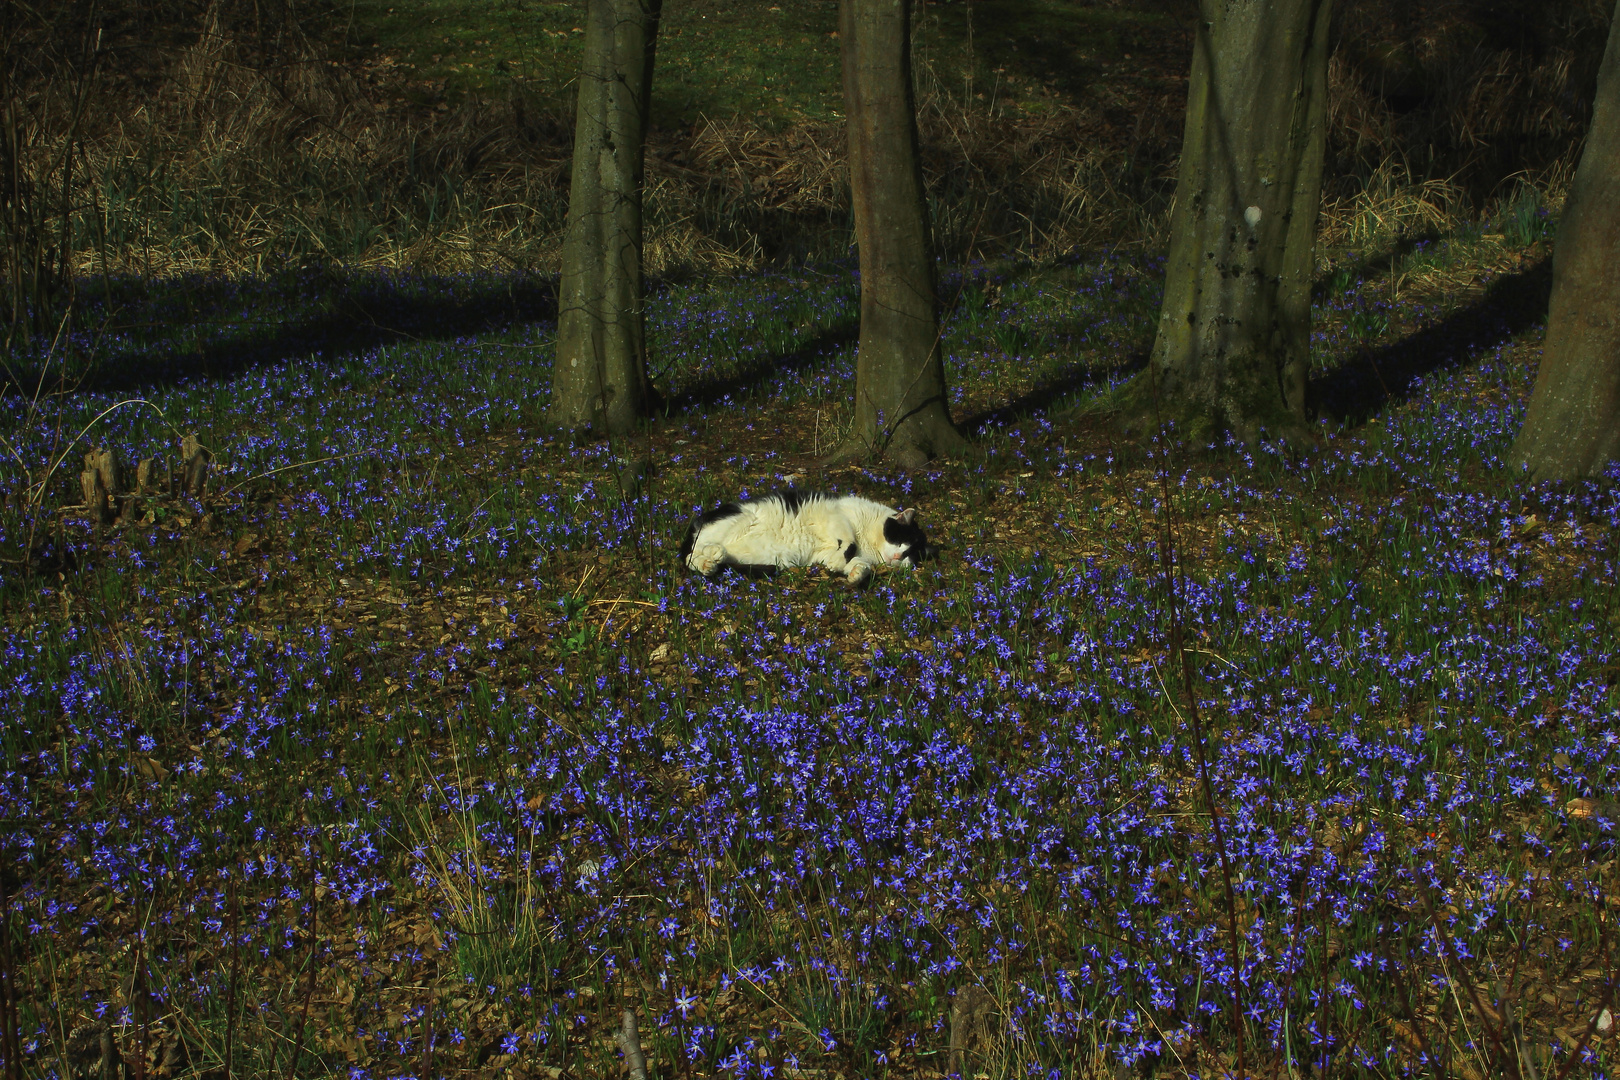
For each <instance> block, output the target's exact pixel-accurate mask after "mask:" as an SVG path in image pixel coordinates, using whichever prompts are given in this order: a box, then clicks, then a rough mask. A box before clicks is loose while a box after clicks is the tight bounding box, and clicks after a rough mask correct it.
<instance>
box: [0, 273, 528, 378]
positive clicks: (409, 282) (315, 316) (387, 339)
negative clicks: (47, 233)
mask: <svg viewBox="0 0 1620 1080" xmlns="http://www.w3.org/2000/svg"><path fill="white" fill-rule="evenodd" d="M84 293H85V295H84V297H83V300H82V301H81V302H82V304H83V307H82V314H81V315H80V323H79V324H80V326H81V327H83V328H84V329H82V330H81V331H80V332H78V333H77V334H76V335H75V345H76V347H77V348H78V350H79V351H80V352H81V353H85V354H89V353H91V352H92V351H95V352H100V353H101V355H100V356H99V357H98V358H97V359H96V360H95V361H94V362H93V363H91V364H88V365H87V366H86V368H85V370H84V372H83V374H82V376H80V377H77V378H74V377H71V376H70V378H69V379H68V383H69V386H70V387H72V389H74V390H75V391H78V392H100V393H120V394H123V393H132V392H137V391H144V390H150V389H154V388H159V387H163V386H170V385H174V384H176V383H182V382H193V381H197V380H205V379H219V380H224V379H231V378H235V377H238V376H241V375H243V374H245V373H247V372H249V371H252V370H254V369H258V368H268V367H276V366H279V365H281V364H285V363H288V362H291V361H296V360H301V359H305V358H310V357H316V358H320V359H324V360H327V361H331V360H336V359H338V358H340V357H345V356H352V355H354V354H356V353H362V352H365V351H367V350H369V349H374V348H377V347H379V346H383V345H394V344H399V343H400V342H406V341H446V340H455V339H457V338H462V337H469V336H474V335H481V334H490V333H495V332H499V331H502V330H506V329H509V328H511V327H513V326H517V325H522V324H526V323H536V322H555V320H556V318H557V294H556V283H555V282H554V281H552V280H550V279H546V278H540V277H529V276H506V277H501V278H499V279H497V278H495V277H493V276H492V277H489V278H486V279H471V278H467V279H461V278H451V277H422V276H419V275H413V274H408V273H403V272H401V273H392V272H389V273H367V274H360V275H355V276H352V277H351V276H346V275H342V274H338V273H334V272H330V271H327V270H323V269H315V270H300V271H296V272H293V273H288V274H284V275H278V276H276V277H273V278H264V279H258V280H242V279H230V278H224V277H213V276H210V277H198V278H191V279H177V280H170V281H160V282H145V281H141V280H139V279H123V280H117V281H113V282H110V283H108V284H107V285H106V286H103V285H101V284H100V283H95V284H94V285H88V286H86V287H85V288H84ZM266 312H272V313H280V314H279V316H278V315H275V314H272V315H271V316H269V317H268V318H267V317H266V315H265V313H266ZM278 319H279V321H278ZM170 328H175V329H180V328H195V331H196V332H195V334H193V335H192V336H191V337H190V339H189V340H186V339H184V338H182V339H181V340H175V338H179V337H181V335H180V334H178V333H175V332H174V330H171V329H170ZM153 339H157V340H153ZM55 375H56V372H55V371H54V370H53V371H52V372H51V376H52V381H54V379H55ZM37 378H38V376H37V372H36V373H23V374H22V375H21V377H20V380H19V381H20V382H21V383H22V387H19V386H18V384H17V383H15V382H11V381H10V380H6V379H4V377H3V376H0V394H11V393H17V392H19V390H22V391H23V392H29V391H31V390H32V389H33V386H34V384H35V382H36V380H37Z"/></svg>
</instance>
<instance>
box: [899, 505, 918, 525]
mask: <svg viewBox="0 0 1620 1080" xmlns="http://www.w3.org/2000/svg"><path fill="white" fill-rule="evenodd" d="M894 517H895V520H896V521H898V522H900V523H901V524H903V525H910V524H911V523H912V522H913V521H916V520H917V508H916V507H912V508H911V509H909V510H902V511H900V512H899V513H898V514H896V515H894Z"/></svg>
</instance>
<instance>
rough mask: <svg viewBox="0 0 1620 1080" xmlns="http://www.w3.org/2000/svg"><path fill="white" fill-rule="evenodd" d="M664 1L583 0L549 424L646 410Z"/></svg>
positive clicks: (621, 425)
mask: <svg viewBox="0 0 1620 1080" xmlns="http://www.w3.org/2000/svg"><path fill="white" fill-rule="evenodd" d="M661 3H662V0H586V5H585V63H584V67H583V70H582V71H581V72H580V78H579V110H578V113H577V115H576V120H575V126H574V166H573V176H572V182H571V185H570V188H569V195H568V232H567V235H566V237H565V238H564V240H563V268H562V283H561V285H560V286H559V288H558V294H559V295H558V303H557V308H558V310H557V363H556V366H555V368H553V370H552V375H551V415H550V420H551V423H552V424H553V425H555V426H557V427H560V428H566V429H569V430H583V429H590V430H592V431H597V432H615V433H619V432H627V431H631V430H633V429H634V427H635V425H636V422H637V421H638V420H640V419H641V418H642V417H644V416H646V415H647V414H648V412H649V411H650V409H651V406H652V401H653V391H652V387H651V385H650V384H649V383H648V381H647V346H646V333H645V325H644V323H645V312H644V310H643V296H642V278H641V239H642V237H641V186H642V163H643V144H644V138H645V135H646V132H647V107H648V103H649V101H650V100H651V96H652V69H653V46H654V44H655V42H656V40H657V35H658V16H659V9H660V6H661Z"/></svg>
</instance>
